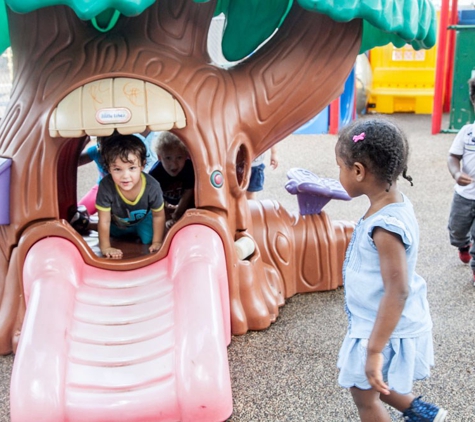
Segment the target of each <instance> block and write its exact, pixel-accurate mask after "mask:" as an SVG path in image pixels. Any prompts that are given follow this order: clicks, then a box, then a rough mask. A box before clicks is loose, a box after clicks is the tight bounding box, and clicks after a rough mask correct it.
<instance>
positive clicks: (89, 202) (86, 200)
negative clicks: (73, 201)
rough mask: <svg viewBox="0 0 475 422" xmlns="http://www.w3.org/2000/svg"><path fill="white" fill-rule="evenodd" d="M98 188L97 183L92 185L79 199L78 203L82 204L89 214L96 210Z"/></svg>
mask: <svg viewBox="0 0 475 422" xmlns="http://www.w3.org/2000/svg"><path fill="white" fill-rule="evenodd" d="M98 189H99V185H98V184H96V185H94V186H93V187H92V188H91V189H90V190H89V192H88V193H86V195H84V196H83V197H82V198H81V200H80V201H79V203H78V205H84V206H85V207H86V209H87V212H88V213H89V215H93V214H95V213H96V212H97V209H96V197H97V190H98Z"/></svg>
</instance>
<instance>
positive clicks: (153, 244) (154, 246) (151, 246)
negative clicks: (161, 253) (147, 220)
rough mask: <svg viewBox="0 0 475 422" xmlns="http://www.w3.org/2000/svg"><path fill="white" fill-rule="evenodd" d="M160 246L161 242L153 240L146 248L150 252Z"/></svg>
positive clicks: (155, 250)
mask: <svg viewBox="0 0 475 422" xmlns="http://www.w3.org/2000/svg"><path fill="white" fill-rule="evenodd" d="M161 247H162V242H153V243H152V244H151V245H150V247H149V248H148V250H149V251H150V252H157V251H158V250H159V249H160V248H161Z"/></svg>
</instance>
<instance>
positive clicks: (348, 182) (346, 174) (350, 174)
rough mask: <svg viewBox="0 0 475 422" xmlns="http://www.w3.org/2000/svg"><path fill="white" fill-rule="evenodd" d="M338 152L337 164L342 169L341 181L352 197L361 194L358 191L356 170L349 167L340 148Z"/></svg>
mask: <svg viewBox="0 0 475 422" xmlns="http://www.w3.org/2000/svg"><path fill="white" fill-rule="evenodd" d="M335 152H336V164H337V165H338V167H339V169H340V183H341V185H342V186H343V188H344V189H345V190H346V193H348V195H350V196H351V197H352V198H355V197H357V196H359V195H360V194H359V193H357V192H356V190H355V189H356V179H355V172H354V170H353V168H351V167H348V166H347V165H346V164H345V162H344V161H343V159H342V158H341V157H340V156H339V155H338V150H336V151H335Z"/></svg>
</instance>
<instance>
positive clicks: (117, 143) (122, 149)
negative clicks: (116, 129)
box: [101, 134, 147, 171]
mask: <svg viewBox="0 0 475 422" xmlns="http://www.w3.org/2000/svg"><path fill="white" fill-rule="evenodd" d="M129 154H133V155H135V156H136V157H137V158H138V159H139V162H140V164H141V165H142V166H143V167H145V164H146V161H147V148H146V147H145V144H144V143H143V142H142V141H141V140H140V138H138V137H137V136H135V135H120V134H114V135H112V136H109V137H104V138H101V156H102V160H103V161H104V169H106V170H107V171H109V167H110V166H111V164H112V163H114V161H115V160H117V158H120V159H121V160H122V161H123V162H124V163H130V161H129Z"/></svg>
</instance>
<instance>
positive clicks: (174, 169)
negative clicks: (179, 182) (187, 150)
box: [158, 148, 187, 177]
mask: <svg viewBox="0 0 475 422" xmlns="http://www.w3.org/2000/svg"><path fill="white" fill-rule="evenodd" d="M158 159H159V160H160V161H161V162H162V165H163V168H164V169H165V171H166V172H167V173H168V174H169V175H170V176H173V177H175V176H177V175H178V173H180V171H182V170H183V167H185V162H186V159H187V155H186V154H184V153H183V151H182V150H181V149H180V148H171V149H167V150H165V151H161V154H160V155H159V156H158Z"/></svg>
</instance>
